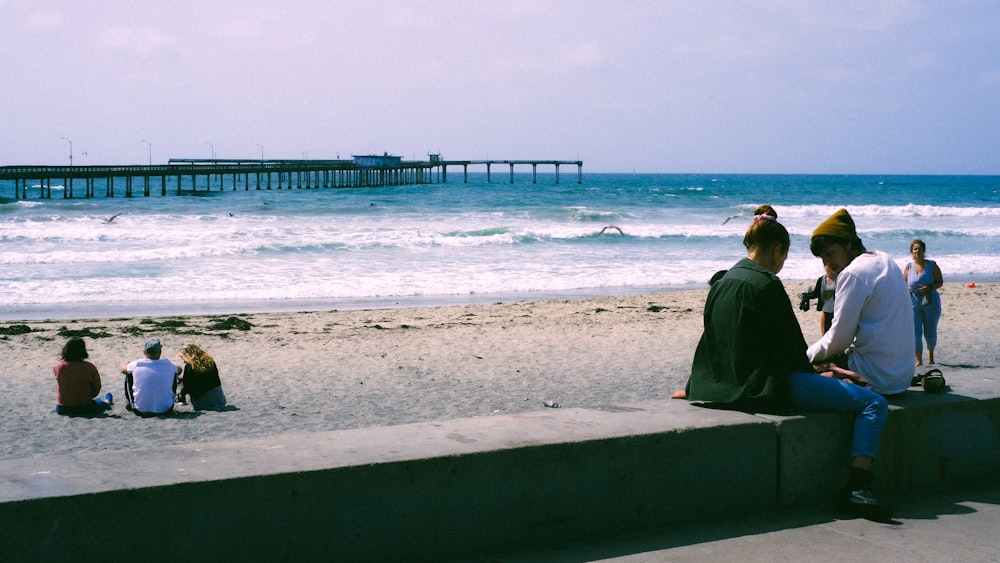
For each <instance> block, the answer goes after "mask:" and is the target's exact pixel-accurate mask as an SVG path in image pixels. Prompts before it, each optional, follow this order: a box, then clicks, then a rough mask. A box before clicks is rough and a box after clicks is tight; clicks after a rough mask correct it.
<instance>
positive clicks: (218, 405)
mask: <svg viewBox="0 0 1000 563" xmlns="http://www.w3.org/2000/svg"><path fill="white" fill-rule="evenodd" d="M181 360H183V362H184V375H182V376H181V380H180V384H179V388H178V391H177V400H178V401H179V402H181V403H183V402H186V401H185V399H186V397H187V396H190V397H191V406H193V407H194V408H195V410H207V411H221V410H223V409H225V408H226V394H225V393H223V392H222V382H221V381H220V380H219V368H218V366H216V365H215V360H214V359H212V356H209V355H208V353H207V352H205V351H204V350H202V349H201V347H200V346H198V345H197V344H185V345H184V346H183V347H182V348H181Z"/></svg>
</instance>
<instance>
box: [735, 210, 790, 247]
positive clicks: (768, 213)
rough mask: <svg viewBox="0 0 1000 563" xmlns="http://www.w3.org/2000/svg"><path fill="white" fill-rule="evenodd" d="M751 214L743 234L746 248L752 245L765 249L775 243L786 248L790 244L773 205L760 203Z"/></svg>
mask: <svg viewBox="0 0 1000 563" xmlns="http://www.w3.org/2000/svg"><path fill="white" fill-rule="evenodd" d="M753 216H754V217H753V223H752V224H751V225H750V227H749V228H748V229H747V232H746V234H745V235H743V246H745V247H746V248H747V250H750V249H751V248H754V247H756V248H759V249H760V250H767V249H769V248H771V247H773V246H775V245H780V246H781V248H782V250H788V248H789V247H790V246H791V244H792V243H791V238H790V237H789V236H788V229H786V228H785V226H784V225H782V224H781V223H779V222H778V212H777V211H775V210H774V208H773V207H771V206H770V205H761V206H759V207H757V209H754V212H753Z"/></svg>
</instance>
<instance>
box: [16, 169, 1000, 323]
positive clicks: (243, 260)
mask: <svg viewBox="0 0 1000 563" xmlns="http://www.w3.org/2000/svg"><path fill="white" fill-rule="evenodd" d="M497 176H502V178H503V180H502V181H497ZM202 182H203V185H202V186H201V189H202V190H207V189H208V186H207V185H206V184H205V183H204V179H203V180H202ZM61 188H62V187H61V186H53V192H52V198H51V199H41V198H40V197H39V188H38V187H37V186H35V187H33V188H29V194H28V199H26V200H25V199H22V200H14V199H13V194H14V186H13V182H10V183H6V182H0V202H2V203H0V287H2V288H3V289H2V291H0V320H6V321H10V320H22V319H23V320H28V319H42V318H53V319H69V318H90V317H118V316H134V315H183V314H198V313H212V314H215V313H220V314H221V313H236V312H259V311H299V310H328V309H348V308H355V309H356V308H378V307H396V306H422V305H440V304H458V303H472V302H494V301H510V300H522V299H536V298H548V297H574V296H587V295H608V294H612V295H614V294H622V295H624V294H630V293H639V292H647V291H654V290H656V291H658V290H666V289H681V288H701V287H706V286H707V281H708V279H709V278H710V277H711V275H712V274H713V273H714V272H715V271H717V270H720V269H724V268H728V267H729V266H730V265H732V264H733V263H734V262H735V261H737V260H738V259H740V258H742V257H744V256H745V255H746V253H745V250H744V248H743V245H742V237H743V234H744V232H745V230H746V228H747V226H748V225H749V224H750V220H751V216H752V212H753V208H754V207H755V206H756V205H758V204H760V203H770V204H771V205H773V206H774V207H775V208H776V210H777V211H778V215H779V220H780V221H781V222H782V223H783V224H785V226H786V227H787V228H788V229H789V231H790V232H791V234H792V248H791V252H790V253H789V258H788V261H787V262H786V264H785V268H784V270H783V271H782V272H781V274H780V276H781V278H782V279H783V280H784V281H785V284H786V286H790V285H793V284H798V283H801V284H802V285H803V289H805V286H806V285H807V284H808V282H809V280H815V279H816V277H817V276H819V275H820V274H821V272H822V265H821V263H820V261H819V260H818V259H817V258H815V257H813V256H812V255H811V254H810V253H809V248H808V246H809V245H808V240H809V235H810V233H811V232H812V230H813V229H814V228H815V227H816V225H818V224H819V223H820V222H821V221H822V220H823V219H825V218H826V217H827V216H829V215H830V214H831V213H833V212H834V211H835V210H836V209H838V208H839V207H846V208H847V209H848V210H849V211H850V213H851V215H852V216H853V217H854V219H855V222H856V223H857V226H858V231H859V234H860V236H861V238H862V239H863V241H864V243H865V244H866V246H867V247H868V248H870V249H871V248H877V249H880V250H884V251H886V252H888V253H890V254H891V255H892V256H893V257H895V258H896V260H897V261H898V262H899V264H900V265H903V264H905V263H906V262H907V261H908V260H909V256H908V249H909V243H910V241H911V240H912V239H914V238H921V239H923V240H924V241H925V242H926V243H927V255H928V257H929V258H931V259H934V260H937V261H938V264H939V265H940V267H941V270H942V271H943V273H944V277H945V281H949V282H963V283H967V282H990V281H997V280H1000V259H998V258H1000V176H856V175H846V176H840V175H732V174H729V175H711V174H588V173H586V171H584V174H583V182H582V183H581V184H578V183H577V178H576V174H563V175H562V176H561V183H559V184H556V183H555V176H554V174H545V173H542V172H541V171H540V172H539V174H538V179H537V183H532V179H531V174H530V172H528V173H515V175H514V183H513V184H511V183H509V178H508V176H507V175H506V174H502V175H497V174H494V175H493V182H492V183H488V182H487V178H486V174H485V173H481V174H480V173H474V172H470V173H469V179H468V183H463V182H462V177H461V175H460V174H454V173H453V174H452V175H450V176H449V181H448V183H435V184H424V185H415V186H395V187H377V188H336V189H333V188H325V189H285V190H277V189H274V190H270V191H268V190H261V191H258V190H255V189H254V188H253V187H251V188H250V190H249V191H245V190H244V189H243V188H242V187H240V188H239V190H237V191H232V187H231V184H227V186H226V189H225V191H219V188H218V177H215V178H213V184H212V186H211V188H212V190H214V191H199V192H195V193H188V194H186V195H176V194H174V193H172V192H170V193H168V195H166V196H160V195H153V196H150V197H145V196H143V195H141V194H142V191H141V189H140V190H139V192H138V194H139V195H137V196H135V197H132V198H125V197H121V193H123V191H124V190H123V189H121V190H119V196H118V197H114V198H106V197H103V195H98V197H94V198H90V199H85V198H82V197H80V195H81V192H82V190H78V193H77V194H76V195H77V197H76V198H75V199H64V198H63V197H62V194H63V192H62V191H60V190H61ZM97 191H98V194H103V190H102V189H98V190H97ZM154 193H155V194H158V193H159V192H158V190H154ZM114 215H117V217H116V218H115V219H114V221H112V222H107V221H106V220H107V219H108V218H110V217H111V216H114ZM727 219H728V220H727ZM608 226H614V227H617V228H619V229H621V234H620V233H619V232H618V230H617V229H614V228H608V229H606V230H605V232H604V233H603V234H600V231H601V230H602V228H604V227H608Z"/></svg>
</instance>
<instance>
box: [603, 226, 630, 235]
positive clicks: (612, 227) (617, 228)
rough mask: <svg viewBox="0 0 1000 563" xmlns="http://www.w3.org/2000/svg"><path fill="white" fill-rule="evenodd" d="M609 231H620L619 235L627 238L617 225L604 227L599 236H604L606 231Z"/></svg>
mask: <svg viewBox="0 0 1000 563" xmlns="http://www.w3.org/2000/svg"><path fill="white" fill-rule="evenodd" d="M608 229H614V230H616V231H618V234H620V235H621V236H625V233H623V232H622V230H621V227H617V226H615V225H608V226H606V227H604V228H603V229H601V232H599V233H597V235H598V236H600V235H603V234H604V231H606V230H608Z"/></svg>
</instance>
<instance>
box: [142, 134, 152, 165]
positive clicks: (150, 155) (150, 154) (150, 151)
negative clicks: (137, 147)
mask: <svg viewBox="0 0 1000 563" xmlns="http://www.w3.org/2000/svg"><path fill="white" fill-rule="evenodd" d="M142 142H143V143H146V145H148V147H149V165H150V166H152V165H153V143H150V142H149V141H147V140H146V139H143V140H142Z"/></svg>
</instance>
